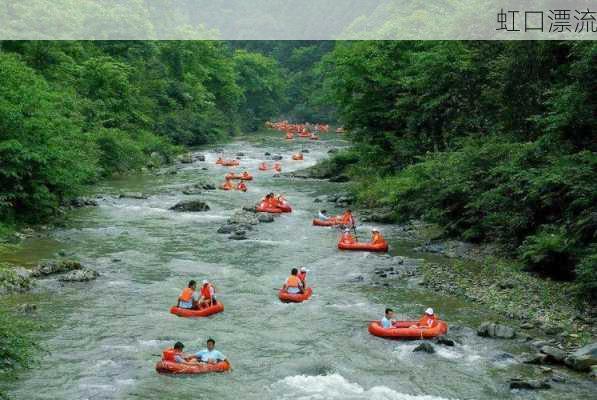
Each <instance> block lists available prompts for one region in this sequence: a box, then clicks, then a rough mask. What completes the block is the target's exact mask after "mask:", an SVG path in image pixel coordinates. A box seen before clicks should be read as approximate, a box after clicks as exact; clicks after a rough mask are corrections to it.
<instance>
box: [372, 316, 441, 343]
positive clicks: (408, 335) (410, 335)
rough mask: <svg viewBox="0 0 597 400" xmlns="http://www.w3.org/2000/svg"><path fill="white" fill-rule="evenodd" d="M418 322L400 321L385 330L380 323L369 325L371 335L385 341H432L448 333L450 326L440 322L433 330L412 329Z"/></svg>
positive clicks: (432, 327) (435, 324) (374, 322)
mask: <svg viewBox="0 0 597 400" xmlns="http://www.w3.org/2000/svg"><path fill="white" fill-rule="evenodd" d="M413 325H417V321H398V322H396V323H395V324H394V326H393V327H392V328H383V327H382V326H381V323H380V321H373V322H371V323H370V324H369V333H370V334H372V335H374V336H379V337H382V338H385V339H404V340H419V339H432V338H434V337H438V336H442V335H445V334H446V333H448V324H446V323H445V322H444V321H441V320H438V321H436V322H435V323H434V325H433V326H431V328H411V326H413Z"/></svg>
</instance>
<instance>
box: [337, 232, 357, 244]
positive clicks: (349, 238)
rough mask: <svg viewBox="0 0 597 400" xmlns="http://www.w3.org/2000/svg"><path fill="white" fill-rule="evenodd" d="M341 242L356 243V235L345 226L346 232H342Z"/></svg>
mask: <svg viewBox="0 0 597 400" xmlns="http://www.w3.org/2000/svg"><path fill="white" fill-rule="evenodd" d="M340 242H342V243H344V244H353V243H356V240H355V238H354V236H352V234H351V233H350V229H348V228H344V232H342V236H341V237H340Z"/></svg>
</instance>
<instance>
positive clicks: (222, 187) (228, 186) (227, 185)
mask: <svg viewBox="0 0 597 400" xmlns="http://www.w3.org/2000/svg"><path fill="white" fill-rule="evenodd" d="M220 189H221V190H232V189H233V186H232V185H231V184H230V185H229V184H227V183H222V184H221V185H220Z"/></svg>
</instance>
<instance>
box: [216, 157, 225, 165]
mask: <svg viewBox="0 0 597 400" xmlns="http://www.w3.org/2000/svg"><path fill="white" fill-rule="evenodd" d="M216 164H224V159H223V158H222V157H221V156H220V157H218V160H217V161H216Z"/></svg>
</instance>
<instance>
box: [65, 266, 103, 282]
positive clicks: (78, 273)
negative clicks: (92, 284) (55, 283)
mask: <svg viewBox="0 0 597 400" xmlns="http://www.w3.org/2000/svg"><path fill="white" fill-rule="evenodd" d="M98 276H99V274H98V273H97V272H96V271H94V270H92V269H89V268H83V269H78V270H75V271H71V272H69V273H67V274H65V275H64V276H61V277H60V278H59V280H60V281H62V282H87V281H91V280H93V279H96V278H97V277H98Z"/></svg>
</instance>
